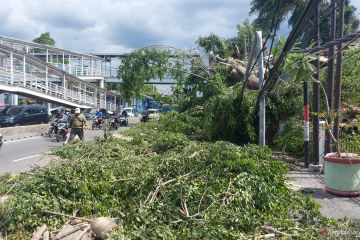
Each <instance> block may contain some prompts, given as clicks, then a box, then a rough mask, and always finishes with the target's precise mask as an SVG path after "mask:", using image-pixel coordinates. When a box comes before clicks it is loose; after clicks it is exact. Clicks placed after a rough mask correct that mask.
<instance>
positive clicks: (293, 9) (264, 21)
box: [250, 0, 359, 46]
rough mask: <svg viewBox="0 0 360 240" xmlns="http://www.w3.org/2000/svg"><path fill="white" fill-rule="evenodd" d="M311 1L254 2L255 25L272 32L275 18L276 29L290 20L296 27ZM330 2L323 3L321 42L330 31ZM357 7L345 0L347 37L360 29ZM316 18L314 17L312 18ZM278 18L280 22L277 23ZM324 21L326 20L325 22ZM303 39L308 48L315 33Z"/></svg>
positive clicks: (321, 5)
mask: <svg viewBox="0 0 360 240" xmlns="http://www.w3.org/2000/svg"><path fill="white" fill-rule="evenodd" d="M308 2H309V0H286V1H280V0H252V1H251V11H250V14H253V15H256V18H255V20H254V25H255V26H256V27H257V28H259V29H261V30H263V31H271V30H272V29H271V27H272V26H271V23H272V22H273V20H274V17H275V28H277V29H278V28H279V27H280V24H281V23H282V22H283V21H285V20H286V19H288V24H289V26H290V27H294V26H295V24H296V23H297V21H298V20H299V18H300V17H301V14H302V12H303V11H304V10H305V8H306V5H307V3H308ZM329 6H330V1H321V3H320V17H322V18H321V26H320V29H321V33H320V34H321V40H322V41H327V40H328V38H329V31H330V17H329V13H330V12H331V10H329ZM355 12H356V7H354V6H353V5H351V4H350V1H349V0H345V35H346V34H348V33H351V32H354V31H356V29H357V28H358V27H359V19H358V18H357V16H356V13H355ZM312 17H314V16H312ZM277 18H278V19H279V21H277ZM323 19H324V20H323ZM308 32H309V33H308V34H304V36H303V37H302V39H301V42H302V43H303V46H307V45H309V44H310V43H311V41H312V39H313V35H314V33H312V32H314V31H308Z"/></svg>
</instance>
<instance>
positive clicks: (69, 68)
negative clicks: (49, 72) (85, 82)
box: [50, 63, 103, 77]
mask: <svg viewBox="0 0 360 240" xmlns="http://www.w3.org/2000/svg"><path fill="white" fill-rule="evenodd" d="M50 64H51V65H54V66H55V67H57V68H59V69H61V70H63V71H65V72H68V73H70V74H72V75H74V76H77V77H103V76H102V75H103V72H102V69H101V68H98V67H91V66H81V65H73V64H62V63H50Z"/></svg>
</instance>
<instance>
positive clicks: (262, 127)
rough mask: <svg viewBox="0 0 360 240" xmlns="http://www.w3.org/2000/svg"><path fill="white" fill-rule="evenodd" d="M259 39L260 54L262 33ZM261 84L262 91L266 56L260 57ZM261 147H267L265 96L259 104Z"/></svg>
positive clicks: (258, 36)
mask: <svg viewBox="0 0 360 240" xmlns="http://www.w3.org/2000/svg"><path fill="white" fill-rule="evenodd" d="M256 38H257V48H258V51H259V52H260V51H261V50H262V47H263V46H262V32H261V31H257V32H256ZM258 62H259V82H260V91H261V89H262V88H263V86H264V54H263V53H261V54H260V55H259V59H258ZM259 115H260V116H259V145H260V146H265V96H264V94H262V95H261V96H260V102H259Z"/></svg>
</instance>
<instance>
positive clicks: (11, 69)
mask: <svg viewBox="0 0 360 240" xmlns="http://www.w3.org/2000/svg"><path fill="white" fill-rule="evenodd" d="M13 60H14V59H13V53H12V52H10V78H11V85H13V84H14V63H13Z"/></svg>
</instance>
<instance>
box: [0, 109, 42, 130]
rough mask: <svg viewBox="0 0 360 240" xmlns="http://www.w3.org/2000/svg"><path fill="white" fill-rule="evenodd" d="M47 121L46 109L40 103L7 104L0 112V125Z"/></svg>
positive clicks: (9, 125)
mask: <svg viewBox="0 0 360 240" xmlns="http://www.w3.org/2000/svg"><path fill="white" fill-rule="evenodd" d="M48 122H49V119H48V113H47V110H46V108H45V107H44V106H41V105H36V104H34V105H21V106H8V107H6V108H4V109H3V110H2V111H1V112H0V127H11V126H21V125H29V124H39V123H48Z"/></svg>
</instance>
